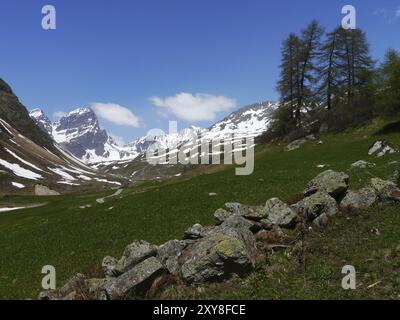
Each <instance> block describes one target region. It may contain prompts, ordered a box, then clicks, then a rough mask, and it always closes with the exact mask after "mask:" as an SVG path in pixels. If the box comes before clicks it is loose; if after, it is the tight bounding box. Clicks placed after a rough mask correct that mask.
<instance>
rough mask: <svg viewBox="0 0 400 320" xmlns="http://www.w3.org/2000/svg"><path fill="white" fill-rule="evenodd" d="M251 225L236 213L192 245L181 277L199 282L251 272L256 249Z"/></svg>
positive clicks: (187, 252)
mask: <svg viewBox="0 0 400 320" xmlns="http://www.w3.org/2000/svg"><path fill="white" fill-rule="evenodd" d="M250 227H251V223H249V222H248V221H246V220H245V219H244V218H242V217H241V216H239V215H234V216H232V217H230V218H228V219H227V220H226V221H225V222H224V223H222V225H221V226H218V227H216V228H215V229H213V230H212V231H211V232H210V234H209V235H208V236H207V237H205V238H204V239H202V240H200V241H199V242H197V243H195V244H194V245H192V246H189V248H187V249H186V252H185V256H186V259H185V260H184V262H183V264H182V277H183V278H184V279H185V280H186V281H187V282H189V283H200V282H205V281H212V280H218V279H221V278H224V277H227V276H228V275H230V274H232V273H236V274H243V273H246V272H249V271H250V270H251V269H252V268H253V266H254V262H253V259H252V253H253V250H255V240H254V237H253V234H252V232H251V231H250Z"/></svg>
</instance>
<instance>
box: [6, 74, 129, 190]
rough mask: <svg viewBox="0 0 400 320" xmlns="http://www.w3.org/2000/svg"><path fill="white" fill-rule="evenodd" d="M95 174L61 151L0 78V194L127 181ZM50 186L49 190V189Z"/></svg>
mask: <svg viewBox="0 0 400 320" xmlns="http://www.w3.org/2000/svg"><path fill="white" fill-rule="evenodd" d="M127 182H128V181H127V180H126V179H123V178H120V177H111V176H110V175H105V174H99V173H98V172H96V171H95V170H93V169H92V168H90V167H88V166H86V165H84V164H83V163H82V162H81V161H79V160H78V159H77V158H75V157H74V156H73V155H72V154H70V153H69V152H67V151H64V150H63V149H62V148H61V147H60V146H59V145H57V143H55V142H54V141H53V140H52V139H51V137H50V136H49V135H48V134H47V133H46V132H45V131H43V130H41V129H40V128H39V127H38V126H36V125H35V123H34V122H33V121H32V119H31V118H30V116H29V114H28V111H27V110H26V108H25V107H24V106H23V105H22V104H21V103H20V102H19V100H18V98H17V96H16V95H15V94H14V93H13V92H12V90H11V88H10V87H9V86H8V85H7V84H6V83H5V82H4V81H3V80H0V195H5V194H7V195H12V194H26V195H32V194H35V193H36V194H38V190H37V189H38V188H39V189H40V190H41V192H40V193H42V194H43V193H44V194H48V193H65V192H78V191H80V192H82V191H92V192H93V191H100V190H103V188H104V187H106V188H107V187H108V188H113V187H114V188H115V187H118V186H121V185H122V183H127ZM49 189H50V190H49Z"/></svg>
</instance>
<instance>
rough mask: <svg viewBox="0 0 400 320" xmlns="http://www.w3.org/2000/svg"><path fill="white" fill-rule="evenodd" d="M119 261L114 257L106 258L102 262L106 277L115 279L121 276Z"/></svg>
mask: <svg viewBox="0 0 400 320" xmlns="http://www.w3.org/2000/svg"><path fill="white" fill-rule="evenodd" d="M117 265H118V260H117V259H115V258H113V257H109V256H107V257H104V258H103V261H102V262H101V268H102V269H103V273H104V275H105V276H106V277H115V276H117V275H118V274H119V272H118V271H117V269H116V268H117Z"/></svg>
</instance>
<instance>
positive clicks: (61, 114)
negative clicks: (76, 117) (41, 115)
mask: <svg viewBox="0 0 400 320" xmlns="http://www.w3.org/2000/svg"><path fill="white" fill-rule="evenodd" d="M66 115H67V114H66V113H65V112H63V111H56V112H54V113H53V118H54V120H55V121H58V120H60V119H61V118H62V117H64V116H66Z"/></svg>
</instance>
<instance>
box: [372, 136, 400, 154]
mask: <svg viewBox="0 0 400 320" xmlns="http://www.w3.org/2000/svg"><path fill="white" fill-rule="evenodd" d="M396 152H397V151H396V149H395V148H394V147H393V146H392V145H391V144H390V143H389V142H387V141H384V140H380V141H377V142H375V143H374V144H373V145H372V146H371V147H370V148H369V150H368V154H369V155H370V156H377V157H383V156H385V155H388V154H393V153H396Z"/></svg>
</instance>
